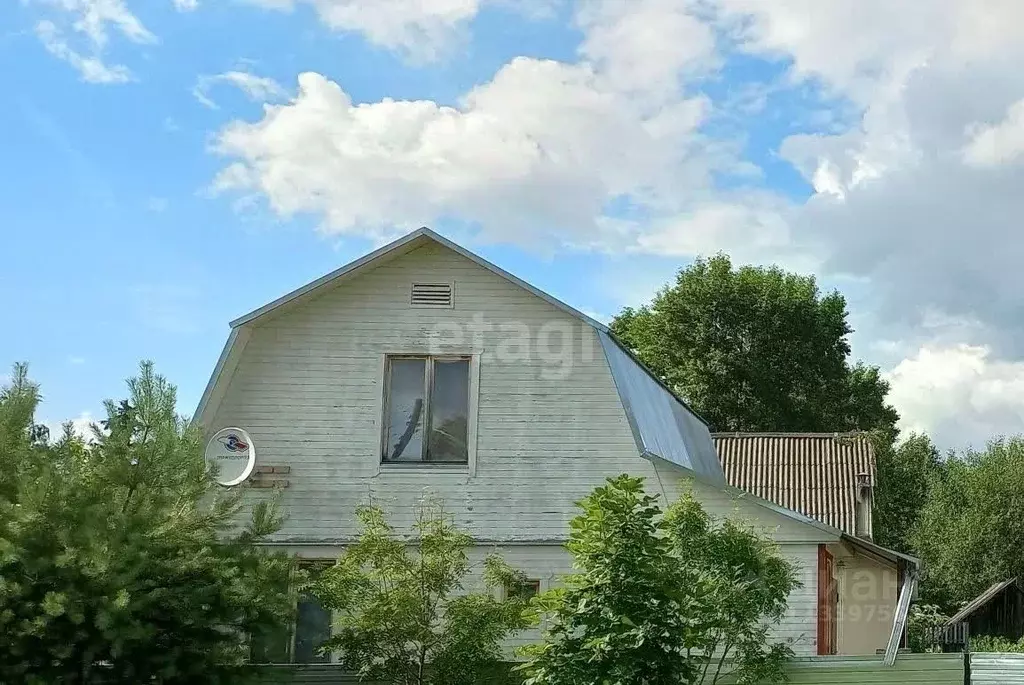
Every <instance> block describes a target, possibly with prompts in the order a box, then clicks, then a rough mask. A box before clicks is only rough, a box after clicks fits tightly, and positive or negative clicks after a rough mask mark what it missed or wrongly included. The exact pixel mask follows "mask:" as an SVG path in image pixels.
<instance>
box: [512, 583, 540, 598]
mask: <svg viewBox="0 0 1024 685" xmlns="http://www.w3.org/2000/svg"><path fill="white" fill-rule="evenodd" d="M539 594H540V581H539V580H526V581H523V583H522V584H521V585H517V586H515V587H508V586H506V587H505V597H506V598H507V599H526V600H529V599H532V598H534V597H536V596H537V595H539Z"/></svg>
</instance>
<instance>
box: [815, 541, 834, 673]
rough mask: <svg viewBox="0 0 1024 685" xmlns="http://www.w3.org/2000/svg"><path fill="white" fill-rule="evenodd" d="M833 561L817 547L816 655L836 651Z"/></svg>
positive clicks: (825, 550)
mask: <svg viewBox="0 0 1024 685" xmlns="http://www.w3.org/2000/svg"><path fill="white" fill-rule="evenodd" d="M835 569H836V564H835V559H834V558H833V556H832V554H831V553H829V551H828V550H827V549H826V548H825V545H818V654H819V655H826V654H835V653H836V651H837V649H836V648H837V645H836V642H837V641H838V640H837V632H838V631H837V625H836V614H837V612H838V609H839V587H838V584H837V583H836V580H835Z"/></svg>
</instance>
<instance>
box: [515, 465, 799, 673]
mask: <svg viewBox="0 0 1024 685" xmlns="http://www.w3.org/2000/svg"><path fill="white" fill-rule="evenodd" d="M579 506H580V508H581V509H582V512H581V513H580V514H579V515H578V516H577V517H576V518H574V519H573V521H572V524H571V534H570V542H569V544H568V548H569V551H570V552H571V553H572V555H573V559H574V562H575V567H576V569H577V572H576V573H575V574H573V575H571V576H569V577H568V578H566V579H565V585H564V587H562V588H559V589H556V590H552V591H549V592H548V593H545V595H543V596H542V597H541V598H539V599H538V600H535V603H536V606H537V609H538V611H540V612H542V615H543V616H544V617H545V618H546V620H547V628H546V630H545V635H544V641H543V643H541V644H538V645H532V646H530V647H528V648H526V649H525V650H524V654H525V655H526V656H527V657H528V658H529V661H528V662H527V663H526V664H524V665H523V667H522V671H523V672H524V673H525V675H526V678H527V679H526V683H527V684H528V685H581V684H583V683H608V684H610V685H611V684H615V685H626V684H629V685H633V684H637V685H669V684H672V685H676V684H677V683H718V682H720V680H721V679H722V678H724V677H726V676H728V677H729V678H731V682H736V683H758V682H762V681H764V682H777V680H778V679H779V678H781V677H782V667H783V664H784V663H785V661H786V659H787V658H788V657H789V656H791V654H792V652H791V650H790V649H789V647H788V645H786V644H782V643H774V644H773V643H772V642H771V640H770V638H769V630H770V628H771V627H772V626H773V625H774V624H776V623H778V622H779V621H780V620H781V618H782V615H783V614H784V612H785V610H786V603H787V600H788V598H789V595H790V593H791V592H792V590H793V589H794V588H795V587H797V585H798V583H797V580H796V576H795V572H794V569H793V567H792V565H791V564H790V563H789V562H787V561H786V560H785V559H784V558H782V557H781V556H780V555H779V554H778V552H777V550H776V549H775V548H774V547H773V546H772V544H771V542H770V541H769V540H768V539H767V538H765V537H762V536H761V535H759V534H757V533H756V532H754V531H753V530H750V529H748V528H745V527H744V526H742V525H740V524H739V523H737V522H735V521H731V520H724V521H720V520H716V519H714V518H713V517H711V516H709V515H708V514H707V513H706V512H705V511H704V510H703V509H702V507H701V506H700V504H699V503H698V502H697V501H696V500H695V499H693V498H692V497H690V496H684V497H682V498H681V499H680V500H679V501H678V502H676V503H675V504H673V505H672V506H671V507H670V508H669V509H668V511H667V512H665V513H664V515H663V514H662V511H661V508H660V507H659V506H658V504H657V499H656V498H655V497H652V496H650V495H648V494H646V493H645V491H644V489H643V480H642V479H639V478H631V477H628V476H619V477H618V478H614V479H609V481H608V483H607V484H606V485H604V486H601V487H599V488H597V489H596V490H594V492H593V493H591V494H590V495H589V496H587V497H586V498H585V499H583V500H582V501H581V502H580V503H579Z"/></svg>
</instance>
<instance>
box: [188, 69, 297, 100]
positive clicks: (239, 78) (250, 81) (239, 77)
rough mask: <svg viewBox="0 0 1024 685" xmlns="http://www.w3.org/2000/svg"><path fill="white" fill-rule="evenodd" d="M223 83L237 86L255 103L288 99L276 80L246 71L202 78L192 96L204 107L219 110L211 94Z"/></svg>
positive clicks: (197, 81) (194, 88) (197, 82)
mask: <svg viewBox="0 0 1024 685" xmlns="http://www.w3.org/2000/svg"><path fill="white" fill-rule="evenodd" d="M221 83H226V84H230V85H232V86H235V87H236V88H238V89H239V90H241V91H242V92H243V93H245V94H246V95H247V96H248V97H249V99H250V100H254V101H261V102H262V101H268V100H281V99H284V98H285V97H287V93H286V92H285V90H284V88H282V87H281V85H280V84H279V83H278V82H277V81H275V80H274V79H272V78H267V77H265V76H256V75H255V74H250V73H249V72H246V71H227V72H224V73H223V74H215V75H212V76H208V75H204V76H200V77H199V78H198V79H197V80H196V85H195V86H193V88H192V95H193V96H194V97H195V99H196V100H198V101H199V102H200V103H201V104H202V105H203V106H205V107H209V108H210V109H219V107H218V105H217V103H216V102H214V101H213V100H212V99H211V98H210V94H209V93H210V89H211V88H212V87H213V86H215V85H217V84H221Z"/></svg>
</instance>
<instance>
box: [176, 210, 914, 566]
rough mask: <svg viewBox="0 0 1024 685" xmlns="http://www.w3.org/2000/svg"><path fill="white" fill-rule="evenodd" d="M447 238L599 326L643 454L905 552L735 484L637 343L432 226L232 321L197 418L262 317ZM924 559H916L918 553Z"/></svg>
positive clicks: (206, 411) (836, 532)
mask: <svg viewBox="0 0 1024 685" xmlns="http://www.w3.org/2000/svg"><path fill="white" fill-rule="evenodd" d="M431 243H433V244H437V245H441V246H443V247H445V248H447V249H449V250H452V251H453V252H455V253H457V254H459V255H461V256H463V257H465V258H466V259H468V260H470V261H472V262H473V263H475V264H477V265H478V266H480V267H482V268H484V269H487V270H488V271H490V272H492V273H494V274H496V275H498V276H500V277H501V278H504V279H506V280H507V281H509V282H511V283H513V284H514V285H517V286H519V287H520V288H522V289H524V290H526V291H527V292H529V293H531V294H533V295H535V296H536V297H538V298H540V299H542V300H544V301H545V302H547V303H549V304H551V305H552V306H554V307H555V308H557V309H559V310H561V311H562V312H564V313H566V314H568V315H570V316H572V317H575V318H576V319H578V320H580V321H581V322H583V323H585V324H586V325H588V326H590V327H591V328H593V329H594V330H595V331H596V334H597V336H598V339H599V341H600V343H601V348H602V350H603V352H604V355H605V358H606V359H607V362H608V368H609V369H610V372H611V374H612V378H613V380H614V383H615V387H616V390H617V392H618V396H619V399H620V401H621V402H622V407H623V410H624V411H625V414H626V417H627V419H628V421H629V425H630V428H631V430H632V433H633V438H634V441H635V442H636V446H637V451H638V453H639V455H640V456H642V457H643V458H645V459H648V460H658V461H661V462H664V463H667V464H669V465H671V466H672V467H673V468H678V469H682V470H683V471H684V472H685V473H686V474H687V475H690V476H692V477H694V478H696V479H698V480H700V481H702V482H705V483H708V484H710V485H713V486H714V487H716V488H718V489H720V490H723V491H726V492H728V493H729V494H731V495H733V496H735V497H738V498H741V499H743V500H745V501H748V502H751V503H753V504H755V505H757V506H760V507H762V508H765V509H768V510H770V511H773V512H775V513H776V514H779V515H782V516H785V517H787V518H789V519H792V520H795V521H798V522H799V523H802V524H805V525H808V526H811V527H813V528H817V529H818V530H820V531H821V532H822V533H824V535H825V537H826V538H827V539H829V540H836V541H838V540H840V539H844V540H846V541H847V542H848V543H850V544H853V545H855V546H858V547H862V548H865V549H866V548H869V547H870V548H871V551H873V552H875V553H878V554H883V553H884V556H886V558H889V559H891V560H895V559H896V558H899V557H903V558H905V559H908V560H909V559H911V558H909V557H905V556H904V555H899V554H896V553H894V552H890V551H889V550H882V549H881V548H878V547H877V546H876V545H873V544H871V543H870V542H868V541H864V540H856V539H853V538H852V537H851V536H849V535H847V534H844V533H843V531H842V530H840V529H839V528H837V527H835V526H833V525H829V524H828V523H823V522H821V521H818V520H815V519H814V518H811V517H809V516H807V515H805V514H803V513H800V512H798V511H793V510H792V509H788V508H786V507H784V506H780V505H779V504H777V503H775V502H771V501H769V500H766V499H763V498H761V497H759V496H757V495H756V494H751V493H749V492H745V491H743V490H740V489H739V488H735V487H732V486H731V485H729V484H728V483H727V482H726V478H725V474H724V472H723V470H722V466H721V463H720V461H719V459H718V455H717V454H716V452H715V446H714V444H713V442H712V437H711V432H710V429H709V426H708V425H707V423H706V422H705V421H704V420H703V419H702V418H701V417H700V416H698V415H697V414H696V413H695V412H694V411H693V410H692V409H691V408H690V407H689V406H688V405H687V404H686V403H685V402H684V401H683V400H682V399H681V398H679V397H678V396H677V395H676V394H675V393H674V392H673V391H672V390H671V389H670V388H669V387H668V386H667V385H665V383H663V382H662V381H661V380H660V379H659V378H658V377H657V376H656V375H655V374H654V373H653V372H651V371H650V370H649V369H648V368H647V367H646V366H644V365H643V364H642V363H641V362H640V361H639V360H638V359H637V358H636V357H635V356H634V355H633V354H632V353H631V352H630V351H629V349H628V348H627V347H626V346H625V345H624V344H623V343H622V342H621V341H620V340H618V339H617V338H616V337H615V335H614V334H613V333H612V331H611V330H610V329H609V328H608V327H607V326H606V325H604V324H603V323H601V322H599V321H596V320H595V319H593V318H591V317H589V316H587V315H586V314H584V313H582V312H580V311H579V310H577V309H575V308H573V307H571V306H569V305H568V304H566V303H564V302H562V301H561V300H559V299H557V298H555V297H552V296H551V295H549V294H548V293H545V292H544V291H542V290H539V289H538V288H536V287H534V286H532V285H530V284H529V283H527V282H526V281H523V280H522V279H520V278H517V277H516V276H514V275H512V274H510V273H509V272H507V271H505V270H504V269H502V268H500V267H498V266H496V265H494V264H492V263H491V262H489V261H487V260H486V259H484V258H482V257H480V256H479V255H477V254H475V253H473V252H471V251H469V250H467V249H466V248H464V247H462V246H461V245H458V244H456V243H454V242H452V241H450V240H448V239H447V238H445V237H443V236H441V235H438V234H437V233H435V232H434V231H432V230H430V229H429V228H420V229H418V230H416V231H413V232H412V233H409V234H408V235H406V236H404V237H402V238H399V239H398V240H396V241H394V242H392V243H389V244H387V245H385V246H383V247H381V248H379V249H377V250H374V251H373V252H371V253H369V254H367V255H365V256H363V257H360V258H359V259H357V260H355V261H353V262H351V263H349V264H346V265H345V266H343V267H341V268H339V269H337V270H335V271H332V272H331V273H328V274H327V275H325V276H322V277H321V278H318V279H316V280H315V281H313V282H311V283H309V284H307V285H304V286H302V287H301V288H298V289H296V290H294V291H292V292H290V293H288V294H286V295H284V296H282V297H279V298H278V299H276V300H274V301H273V302H270V303H269V304H266V305H264V306H262V307H260V308H258V309H255V310H253V311H252V312H250V313H248V314H246V315H244V316H241V317H239V318H238V319H235V320H234V321H232V322H231V334H230V336H229V337H228V341H227V343H226V344H225V346H224V350H223V351H222V352H221V355H220V358H219V359H218V361H217V366H216V368H215V369H214V372H213V375H212V376H211V378H210V381H209V383H208V384H207V386H206V389H205V390H204V392H203V396H202V398H201V399H200V402H199V406H198V408H197V409H196V413H195V418H196V420H197V421H198V422H199V423H200V424H204V423H205V422H206V420H207V419H208V418H209V417H212V416H213V415H214V414H215V413H216V409H217V405H218V404H219V403H220V401H221V399H222V397H223V394H224V391H225V387H226V386H227V385H228V381H229V380H230V377H231V375H232V374H233V373H234V369H235V367H236V366H237V364H238V362H239V359H240V357H241V354H242V351H243V350H244V349H245V345H246V343H247V341H248V339H249V336H250V335H251V332H252V330H253V328H254V327H255V326H258V325H259V324H260V323H261V322H262V321H264V320H267V319H269V318H272V317H275V316H278V315H280V314H282V313H284V312H287V311H290V310H292V309H293V308H295V307H299V306H301V305H303V304H304V303H306V302H308V301H309V300H311V299H312V298H314V297H316V296H318V295H321V294H323V293H325V292H326V291H327V289H329V288H332V287H334V286H336V285H339V284H341V283H343V282H345V281H347V280H349V279H352V278H355V277H357V276H359V275H360V274H362V273H365V272H366V271H368V270H370V269H373V268H376V267H378V266H381V265H382V264H385V263H387V262H389V261H391V260H393V259H396V258H398V257H401V256H402V255H405V254H408V253H409V252H411V251H413V250H415V249H417V248H420V247H423V246H425V245H428V244H431ZM912 561H914V562H915V563H916V560H912Z"/></svg>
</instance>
